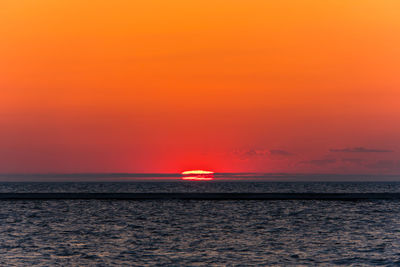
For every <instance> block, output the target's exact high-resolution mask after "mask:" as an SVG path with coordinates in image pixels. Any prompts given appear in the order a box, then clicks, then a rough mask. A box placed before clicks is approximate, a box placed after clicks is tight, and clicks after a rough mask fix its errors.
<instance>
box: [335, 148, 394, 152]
mask: <svg viewBox="0 0 400 267" xmlns="http://www.w3.org/2000/svg"><path fill="white" fill-rule="evenodd" d="M329 151H330V152H343V153H388V152H394V151H393V150H387V149H374V148H365V147H353V148H341V149H333V148H332V149H329Z"/></svg>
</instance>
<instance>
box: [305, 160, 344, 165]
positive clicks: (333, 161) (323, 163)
mask: <svg viewBox="0 0 400 267" xmlns="http://www.w3.org/2000/svg"><path fill="white" fill-rule="evenodd" d="M300 163H303V164H311V165H315V166H325V165H329V164H333V163H336V159H313V160H307V161H301V162H300Z"/></svg>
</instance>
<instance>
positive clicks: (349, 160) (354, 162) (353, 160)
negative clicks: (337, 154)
mask: <svg viewBox="0 0 400 267" xmlns="http://www.w3.org/2000/svg"><path fill="white" fill-rule="evenodd" d="M342 161H343V162H345V163H352V164H362V163H363V162H364V160H363V159H358V158H343V159H342Z"/></svg>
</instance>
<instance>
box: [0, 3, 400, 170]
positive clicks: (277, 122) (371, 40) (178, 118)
mask: <svg viewBox="0 0 400 267" xmlns="http://www.w3.org/2000/svg"><path fill="white" fill-rule="evenodd" d="M187 169H209V170H213V171H216V172H310V173H311V172H312V173H400V1H398V0H379V1H377V0H352V1H347V0H324V1H321V0H285V1H278V0H276V1H269V0H249V1H244V0H242V1H237V0H229V1H228V0H201V1H198V0H194V1H181V0H169V1H164V0H146V1H144V0H143V1H135V0H133V1H132V0H113V1H111V0H107V1H105V0H97V1H86V0H57V1H55V0H1V1H0V173H31V172H36V173H37V172H39V173H42V172H45V173H48V172H60V173H65V172H68V173H70V172H180V171H183V170H187Z"/></svg>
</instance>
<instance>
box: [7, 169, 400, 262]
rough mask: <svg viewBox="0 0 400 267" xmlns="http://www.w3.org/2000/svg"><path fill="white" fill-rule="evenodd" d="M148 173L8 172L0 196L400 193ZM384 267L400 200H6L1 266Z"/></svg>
mask: <svg viewBox="0 0 400 267" xmlns="http://www.w3.org/2000/svg"><path fill="white" fill-rule="evenodd" d="M142 176H143V177H139V176H138V175H131V176H129V175H128V174H123V175H118V174H112V175H104V174H101V175H100V174H99V175H94V174H90V175H85V174H79V175H50V174H48V175H35V176H32V175H2V176H0V179H1V180H2V181H3V182H0V193H10V192H13V193H23V192H30V193H33V192H35V193H40V192H74V193H79V192H85V193H87V192H96V193H101V192H132V193H135V192H140V193H146V192H148V193H154V192H198V193H202V192H246V193H252V192H254V193H260V192H265V193H267V192H272V193H279V192H285V193H343V192H346V193H377V192H379V193H385V192H388V193H389V192H390V193H393V192H395V193H397V192H400V182H396V179H399V178H400V177H395V176H385V177H371V176H345V177H344V176H335V175H330V176H324V175H316V176H307V175H297V176H293V175H286V176H285V175H284V174H276V175H273V176H272V175H252V174H245V175H242V176H240V175H228V174H221V175H216V176H215V179H214V180H211V181H187V180H181V179H180V177H179V175H161V176H160V175H159V176H155V177H152V176H151V175H147V174H146V175H142ZM175 176H176V177H175ZM271 177H272V178H271ZM307 177H309V180H310V181H299V180H301V179H303V180H305V179H307ZM33 178H35V179H33ZM324 179H325V180H326V181H324ZM373 179H375V180H377V181H371V180H373ZM379 179H380V180H379ZM29 180H36V181H35V182H29ZM83 180H86V181H83ZM282 180H283V181H282ZM335 180H340V181H335ZM350 180H354V181H350ZM379 265H382V266H400V201H399V200H372V199H370V200H362V201H338V200H335V201H327V200H268V201H266V200H140V201H138V200H94V199H88V200H79V199H73V200H0V266H379Z"/></svg>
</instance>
